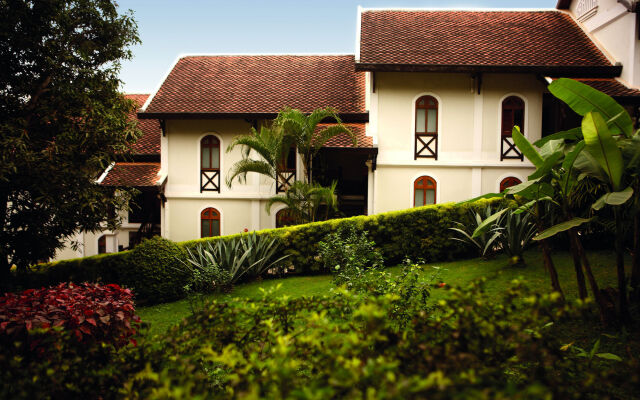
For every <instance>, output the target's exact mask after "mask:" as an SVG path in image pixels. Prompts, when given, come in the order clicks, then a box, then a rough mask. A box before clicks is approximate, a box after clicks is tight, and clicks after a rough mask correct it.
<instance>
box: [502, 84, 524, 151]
mask: <svg viewBox="0 0 640 400" xmlns="http://www.w3.org/2000/svg"><path fill="white" fill-rule="evenodd" d="M516 125H517V126H518V127H519V128H520V132H522V133H523V134H524V101H523V100H522V99H521V98H520V97H518V96H509V97H507V98H506V99H504V100H503V101H502V127H501V129H500V132H501V136H502V137H501V141H500V160H501V161H502V160H504V159H519V160H524V156H523V155H522V153H521V152H520V151H519V150H518V148H517V147H516V145H515V143H514V142H513V139H512V138H511V131H512V130H513V127H514V126H516Z"/></svg>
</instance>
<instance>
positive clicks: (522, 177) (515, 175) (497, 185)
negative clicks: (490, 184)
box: [495, 172, 528, 193]
mask: <svg viewBox="0 0 640 400" xmlns="http://www.w3.org/2000/svg"><path fill="white" fill-rule="evenodd" d="M510 177H513V178H518V179H520V182H526V181H527V180H528V179H527V178H526V177H525V176H523V175H520V174H516V173H513V172H507V173H504V174H502V175H500V176H498V180H497V181H496V186H495V188H496V193H500V182H502V180H503V179H505V178H510Z"/></svg>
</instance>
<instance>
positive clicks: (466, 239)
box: [449, 206, 501, 258]
mask: <svg viewBox="0 0 640 400" xmlns="http://www.w3.org/2000/svg"><path fill="white" fill-rule="evenodd" d="M469 212H470V213H471V217H472V218H470V220H471V221H472V222H473V224H472V225H465V224H463V223H461V222H456V223H455V224H456V225H457V226H458V227H457V228H449V229H451V230H452V231H454V232H456V233H458V234H459V235H460V237H452V238H451V240H457V241H459V242H462V243H467V244H469V245H472V246H474V247H476V248H477V249H478V255H479V256H480V257H483V258H487V257H489V256H491V255H492V253H493V252H494V247H495V245H496V239H498V237H499V236H500V234H501V233H500V232H499V231H497V232H496V231H494V232H490V233H486V232H484V233H482V234H480V235H479V236H478V237H475V238H474V237H472V235H473V231H475V229H476V228H477V227H478V226H480V225H481V224H482V222H483V221H484V220H485V219H487V218H489V217H490V216H491V214H492V213H493V209H492V208H491V206H487V207H485V208H484V210H478V211H474V210H469ZM481 212H482V213H484V216H483V215H482V214H481ZM467 227H469V228H470V229H472V230H471V232H468V231H467Z"/></svg>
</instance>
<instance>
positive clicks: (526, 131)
mask: <svg viewBox="0 0 640 400" xmlns="http://www.w3.org/2000/svg"><path fill="white" fill-rule="evenodd" d="M511 96H515V97H518V98H519V99H520V100H522V101H523V102H524V123H523V124H524V127H520V128H521V129H520V130H521V131H522V128H524V132H522V134H523V135H524V137H525V138H527V139H530V136H531V133H530V132H529V131H530V129H529V99H528V98H527V97H526V96H525V95H523V94H521V93H517V92H511V93H507V94H505V95H504V96H502V97H501V98H500V100H498V124H497V125H498V147H497V149H498V161H499V162H504V160H503V161H500V157H501V156H502V154H500V153H501V150H500V149H501V143H502V103H503V102H504V101H505V100H506V99H507V98H508V97H511ZM540 104H542V103H540ZM518 162H521V163H522V162H524V159H523V161H518Z"/></svg>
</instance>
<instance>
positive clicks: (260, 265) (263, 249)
mask: <svg viewBox="0 0 640 400" xmlns="http://www.w3.org/2000/svg"><path fill="white" fill-rule="evenodd" d="M240 242H241V243H242V246H243V249H244V250H245V254H247V256H246V259H245V261H246V262H245V264H246V265H250V266H251V267H250V269H251V271H250V273H251V274H252V275H253V276H255V277H258V276H262V275H263V274H264V273H265V272H267V271H268V270H270V269H272V268H274V267H275V266H277V265H279V264H280V263H281V262H282V261H283V260H284V259H286V258H287V257H289V254H287V255H284V256H282V257H280V258H277V259H274V258H275V255H276V253H277V252H278V250H279V249H280V240H279V239H278V238H277V237H268V236H266V235H261V236H258V235H257V234H256V233H255V232H251V233H249V234H247V235H246V236H244V235H243V236H242V237H241V240H240Z"/></svg>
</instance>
